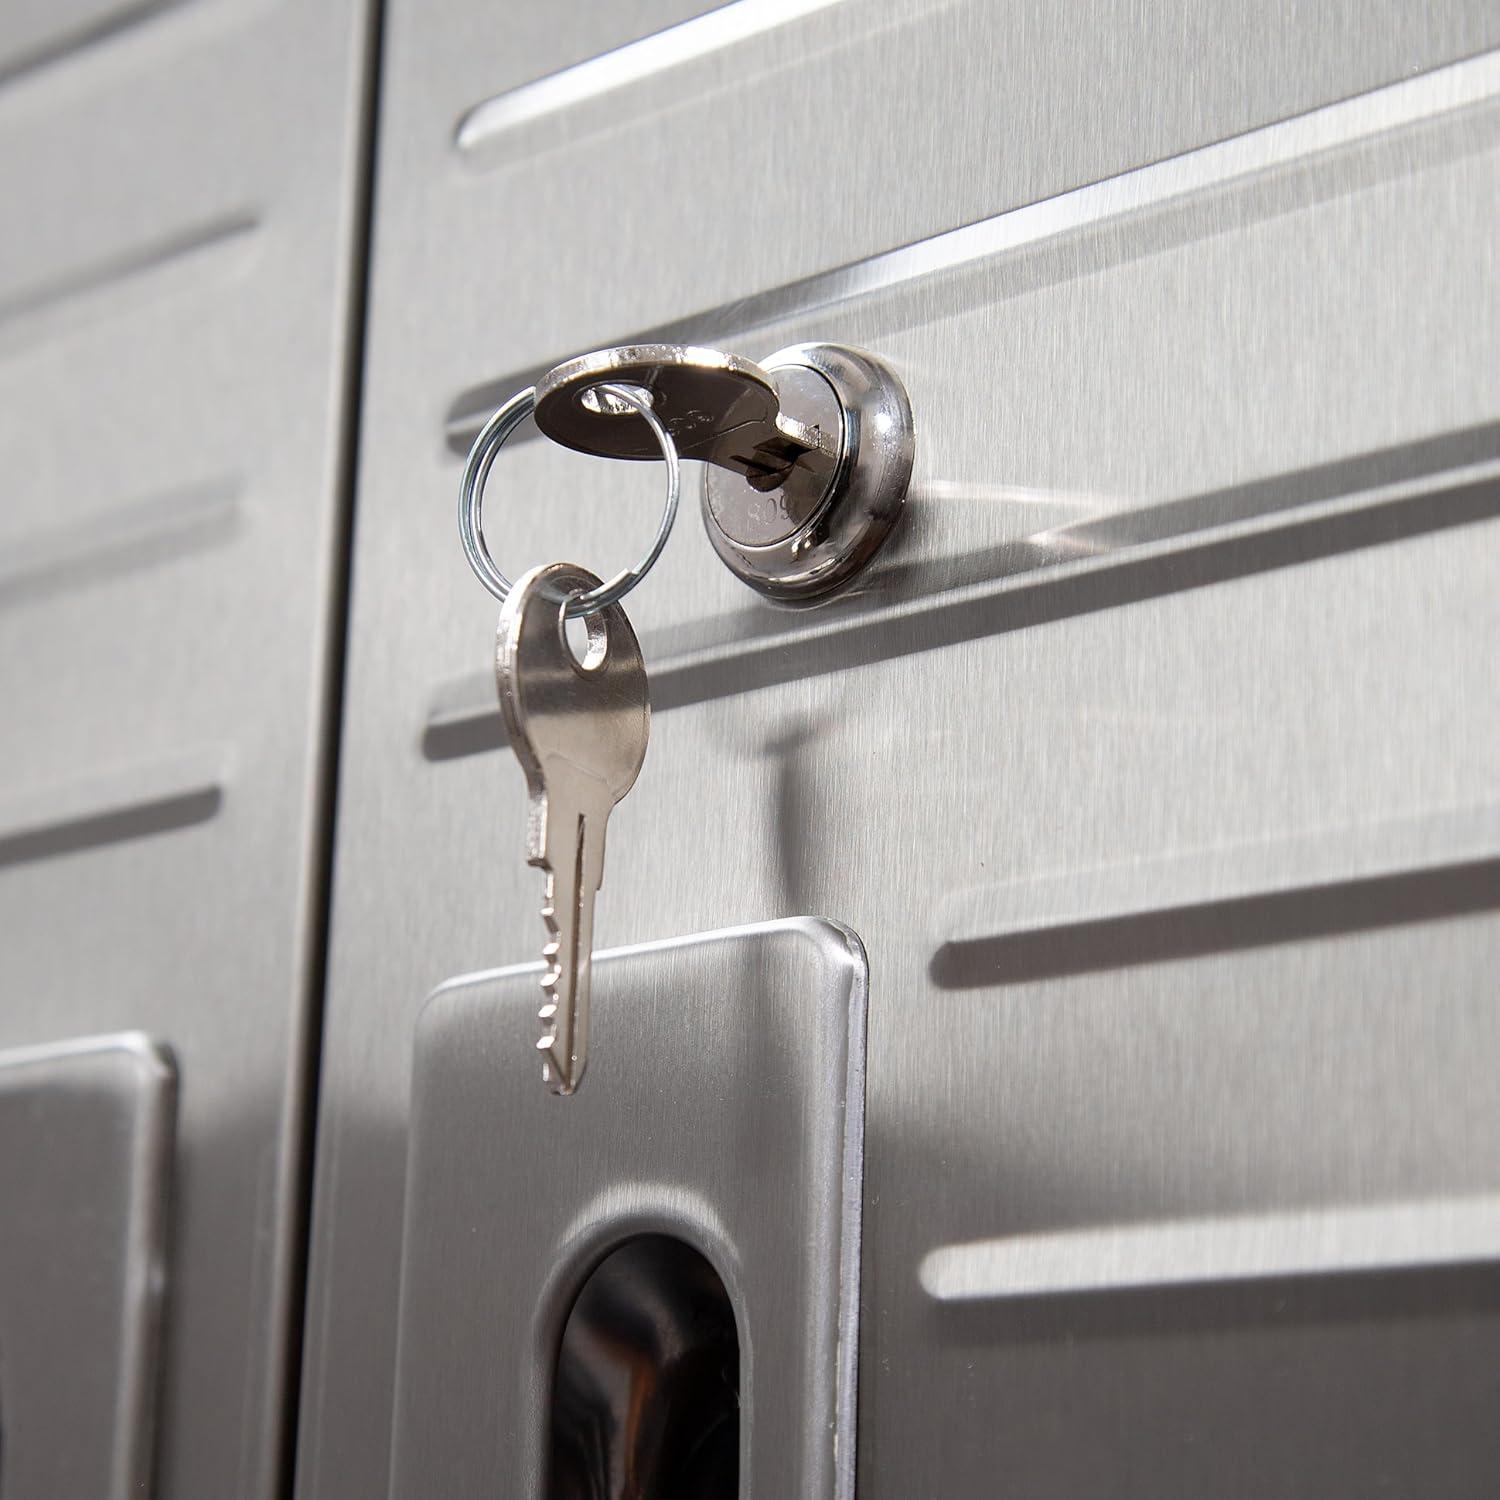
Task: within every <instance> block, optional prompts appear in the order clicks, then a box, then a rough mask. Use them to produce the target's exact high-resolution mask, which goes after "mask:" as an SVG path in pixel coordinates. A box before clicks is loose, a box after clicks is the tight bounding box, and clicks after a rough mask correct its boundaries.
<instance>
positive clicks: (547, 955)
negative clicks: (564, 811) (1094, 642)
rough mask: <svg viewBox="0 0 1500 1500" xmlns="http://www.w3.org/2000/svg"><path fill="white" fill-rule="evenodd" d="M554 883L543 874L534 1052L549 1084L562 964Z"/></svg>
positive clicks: (554, 1045)
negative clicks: (538, 1026) (543, 934)
mask: <svg viewBox="0 0 1500 1500" xmlns="http://www.w3.org/2000/svg"><path fill="white" fill-rule="evenodd" d="M554 887H555V881H554V879H553V875H552V872H551V871H550V870H549V871H548V872H547V890H546V894H545V895H544V896H543V898H542V922H543V924H544V925H545V926H546V928H547V942H546V943H545V944H544V945H543V947H542V958H543V959H544V960H545V961H546V964H547V967H546V969H545V970H543V972H542V994H543V995H544V996H545V999H544V1000H543V1003H542V1007H541V1009H540V1010H538V1011H537V1019H538V1020H539V1021H540V1022H541V1023H542V1034H541V1036H540V1037H538V1038H537V1044H536V1049H537V1051H538V1052H540V1053H541V1054H542V1082H543V1083H545V1084H547V1085H549V1086H551V1085H552V1083H553V1081H554V1080H553V1076H552V1074H553V1064H552V1059H551V1056H550V1054H551V1052H552V1051H553V1049H554V1048H555V1047H556V1046H557V1026H556V1024H555V1023H556V1020H557V1008H558V1004H559V1001H558V994H557V985H558V981H559V980H560V979H561V978H562V964H561V963H560V962H559V961H558V954H559V953H561V952H562V930H561V928H559V926H558V925H557V905H556V901H555V897H554Z"/></svg>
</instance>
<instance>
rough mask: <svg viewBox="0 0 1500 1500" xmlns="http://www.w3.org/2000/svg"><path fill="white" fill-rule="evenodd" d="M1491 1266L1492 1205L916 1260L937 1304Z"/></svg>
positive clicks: (1279, 1220)
mask: <svg viewBox="0 0 1500 1500" xmlns="http://www.w3.org/2000/svg"><path fill="white" fill-rule="evenodd" d="M1494 1260H1500V1197H1495V1196H1483V1197H1474V1198H1467V1199H1465V1198H1458V1199H1442V1198H1439V1199H1432V1200H1429V1201H1421V1202H1413V1203H1391V1204H1361V1205H1357V1206H1351V1207H1342V1208H1329V1209H1308V1210H1304V1211H1302V1212H1285V1213H1263V1214H1226V1215H1224V1216H1223V1217H1220V1218H1204V1219H1178V1220H1172V1221H1166V1222H1161V1223H1154V1224H1124V1225H1105V1226H1090V1227H1088V1228H1085V1229H1069V1230H1063V1231H1060V1232H1058V1233H1056V1234H1024V1235H1016V1236H1014V1237H1012V1238H1000V1239H990V1240H976V1241H973V1242H971V1243H968V1244H962V1245H943V1246H941V1247H940V1248H939V1249H936V1250H932V1251H930V1252H929V1253H928V1254H927V1255H925V1256H923V1258H922V1264H921V1267H920V1270H919V1272H918V1276H919V1278H920V1280H921V1283H922V1289H923V1290H924V1291H925V1292H926V1293H927V1295H928V1296H929V1297H931V1298H933V1299H934V1300H935V1301H938V1302H972V1301H989V1300H998V1299H1003V1298H1009V1297H1045V1296H1060V1295H1072V1294H1078V1293H1086V1292H1108V1291H1123V1290H1127V1289H1130V1288H1137V1289H1139V1288H1144V1287H1168V1286H1191V1285H1198V1284H1205V1285H1206V1284H1211V1283H1215V1282H1228V1281H1254V1280H1264V1279H1271V1278H1283V1277H1285V1278H1291V1277H1297V1276H1328V1275H1341V1276H1343V1275H1355V1274H1368V1273H1370V1272H1376V1271H1401V1270H1410V1269H1416V1268H1419V1267H1429V1266H1444V1265H1466V1264H1477V1263H1481V1262H1485V1261H1494Z"/></svg>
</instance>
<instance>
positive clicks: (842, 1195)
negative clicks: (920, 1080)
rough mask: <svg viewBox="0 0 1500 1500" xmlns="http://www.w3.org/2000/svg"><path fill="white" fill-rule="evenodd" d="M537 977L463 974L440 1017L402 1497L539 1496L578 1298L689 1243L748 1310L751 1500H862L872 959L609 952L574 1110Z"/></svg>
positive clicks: (769, 930) (733, 949) (408, 1311)
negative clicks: (859, 1418) (653, 1238)
mask: <svg viewBox="0 0 1500 1500" xmlns="http://www.w3.org/2000/svg"><path fill="white" fill-rule="evenodd" d="M538 974H539V968H538V966H537V965H534V964H527V965H525V966H524V967H521V968H516V969H506V970H501V971H498V972H492V973H487V974H476V975H466V976H464V977H463V978H461V979H456V980H452V981H450V982H448V983H447V984H445V985H443V986H442V987H441V988H439V990H438V991H437V992H436V994H435V995H434V996H433V998H432V999H431V1000H430V1001H429V1002H428V1003H427V1005H426V1007H425V1009H424V1010H423V1012H422V1018H421V1022H420V1025H419V1027H418V1030H417V1039H416V1060H415V1064H414V1068H413V1083H412V1124H411V1135H410V1147H409V1159H408V1168H407V1181H408V1190H407V1201H406V1231H405V1235H404V1237H403V1249H402V1259H403V1268H402V1283H401V1335H400V1359H399V1367H398V1378H397V1391H396V1403H395V1426H394V1439H393V1447H392V1460H391V1462H392V1474H393V1478H392V1485H391V1495H392V1496H393V1497H395V1500H418V1497H426V1496H430V1495H432V1494H434V1493H440V1494H443V1495H446V1496H451V1497H453V1500H469V1497H473V1500H480V1497H488V1496H491V1495H496V1494H504V1495H539V1494H541V1493H542V1492H543V1490H542V1485H543V1479H544V1475H545V1460H546V1454H547V1450H548V1442H549V1413H550V1410H551V1400H552V1380H553V1366H554V1363H555V1361H556V1359H557V1352H558V1347H559V1343H560V1340H561V1337H562V1331H563V1326H564V1323H565V1321H566V1319H567V1316H568V1312H569V1309H570V1308H571V1307H572V1305H573V1302H574V1299H575V1297H576V1296H577V1294H578V1291H579V1288H580V1287H581V1286H582V1285H583V1284H584V1282H585V1281H586V1279H587V1277H588V1275H589V1273H590V1272H591V1271H592V1270H593V1269H594V1267H595V1266H596V1265H597V1264H598V1263H599V1262H600V1261H601V1260H602V1259H603V1258H604V1257H605V1256H606V1255H607V1254H608V1253H609V1251H610V1250H611V1249H612V1248H614V1247H615V1246H617V1245H619V1244H621V1243H623V1242H625V1241H627V1240H628V1239H630V1238H632V1237H633V1236H636V1235H645V1234H666V1235H671V1236H673V1237H675V1238H677V1239H679V1240H682V1241H683V1242H684V1243H686V1244H688V1245H690V1246H692V1247H693V1248H695V1249H696V1250H698V1251H699V1253H700V1254H702V1255H703V1256H705V1257H706V1258H707V1260H708V1261H709V1263H710V1264H711V1265H712V1266H713V1267H714V1269H715V1270H716V1271H717V1272H718V1273H719V1276H720V1278H721V1279H722V1280H723V1282H724V1286H725V1289H726V1290H727V1291H728V1294H729V1299H730V1302H731V1303H732V1304H733V1307H734V1310H735V1317H736V1322H737V1324H738V1326H739V1343H740V1383H739V1391H740V1412H741V1420H740V1486H741V1488H740V1493H742V1494H767V1495H801V1496H807V1497H809V1500H812V1497H822V1496H827V1497H829V1500H834V1497H838V1500H851V1497H852V1496H853V1493H854V1466H853V1459H854V1443H853V1433H854V1414H855V1389H854V1380H855V1363H854V1361H855V1349H856V1341H857V1332H858V1323H857V1313H858V1303H859V1219H860V1209H861V1159H862V1151H863V1126H864V1088H865V1079H864V1027H865V1006H866V971H865V963H864V954H863V951H862V949H861V948H860V945H859V942H858V940H857V939H856V938H855V937H854V936H853V934H851V933H849V932H848V931H846V930H845V929H843V928H840V927H838V926H836V925H834V924H833V923H830V922H826V921H823V920H821V919H815V918H800V919H792V920H788V921H782V922H777V923H772V924H766V925H764V926H760V927H748V928H741V929H737V930H732V931H727V932H719V933H705V934H701V935H698V936H695V937H692V938H683V939H676V940H673V941H668V942H660V943H648V944H643V945H641V946H639V947H633V948H629V949H621V950H617V951H614V952H611V953H601V954H599V955H598V956H597V958H596V960H595V967H594V988H595V991H596V995H595V1005H594V1020H593V1027H594V1032H595V1040H596V1045H595V1061H594V1063H593V1064H592V1066H591V1067H590V1070H589V1078H588V1082H587V1084H586V1085H585V1087H584V1088H583V1089H581V1090H580V1091H579V1093H578V1094H577V1096H576V1097H575V1098H572V1099H558V1098H555V1097H553V1096H551V1095H549V1094H547V1093H546V1092H545V1091H543V1090H541V1089H539V1088H538V1087H537V1085H536V1078H535V1065H534V1062H533V1060H532V1058H531V1056H529V1055H528V1054H529V1053H531V1052H533V1051H534V1048H533V1047H532V1046H531V1043H532V1040H533V1037H534V1033H535V1016H534V1012H535V1009H536V986H537V978H538ZM643 1315H644V1310H643Z"/></svg>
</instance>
